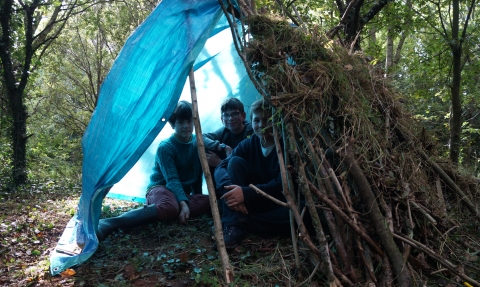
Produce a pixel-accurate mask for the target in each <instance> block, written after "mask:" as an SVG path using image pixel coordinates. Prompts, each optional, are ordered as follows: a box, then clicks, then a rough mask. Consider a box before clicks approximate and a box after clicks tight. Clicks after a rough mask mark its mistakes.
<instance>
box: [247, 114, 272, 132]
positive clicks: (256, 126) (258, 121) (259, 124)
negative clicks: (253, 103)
mask: <svg viewBox="0 0 480 287" xmlns="http://www.w3.org/2000/svg"><path fill="white" fill-rule="evenodd" d="M252 126H253V131H254V132H255V134H256V135H257V136H258V137H259V138H261V139H269V138H273V136H272V127H271V122H269V119H268V118H267V117H266V115H265V113H264V112H263V111H262V110H257V111H254V112H252ZM265 128H266V129H265Z"/></svg>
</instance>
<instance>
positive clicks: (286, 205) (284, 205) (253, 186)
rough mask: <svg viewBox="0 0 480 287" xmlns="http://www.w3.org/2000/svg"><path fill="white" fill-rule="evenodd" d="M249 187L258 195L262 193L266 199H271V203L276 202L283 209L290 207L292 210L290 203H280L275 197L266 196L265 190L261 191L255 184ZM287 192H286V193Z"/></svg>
mask: <svg viewBox="0 0 480 287" xmlns="http://www.w3.org/2000/svg"><path fill="white" fill-rule="evenodd" d="M248 186H249V187H251V188H253V189H254V190H255V191H256V192H257V193H260V194H261V195H263V196H264V197H266V198H268V199H270V200H271V201H273V202H275V203H276V204H278V205H281V206H283V207H288V208H290V205H289V204H288V203H285V202H283V201H280V200H278V199H276V198H275V197H273V196H271V195H269V194H266V193H265V192H264V191H263V190H261V189H260V188H258V187H256V186H255V185H253V184H249V185H248ZM284 192H285V191H284Z"/></svg>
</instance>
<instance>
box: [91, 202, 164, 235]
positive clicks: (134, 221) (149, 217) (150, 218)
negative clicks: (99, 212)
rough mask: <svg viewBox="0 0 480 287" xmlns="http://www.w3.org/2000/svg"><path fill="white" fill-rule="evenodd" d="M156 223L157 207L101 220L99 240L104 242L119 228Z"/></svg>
mask: <svg viewBox="0 0 480 287" xmlns="http://www.w3.org/2000/svg"><path fill="white" fill-rule="evenodd" d="M156 221H158V213H157V207H156V205H155V204H151V205H144V206H143V207H140V208H137V209H133V210H130V211H128V212H125V213H124V214H122V215H120V216H117V217H112V218H106V219H100V221H99V222H98V229H97V238H98V240H99V241H103V240H105V239H106V238H107V237H108V235H110V233H112V232H113V231H115V230H117V229H119V228H130V227H136V226H140V225H144V224H148V223H152V222H156Z"/></svg>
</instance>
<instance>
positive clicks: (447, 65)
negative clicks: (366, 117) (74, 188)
mask: <svg viewBox="0 0 480 287" xmlns="http://www.w3.org/2000/svg"><path fill="white" fill-rule="evenodd" d="M157 4H158V3H157V1H148V0H145V1H63V2H60V1H40V0H33V1H11V0H3V1H2V4H1V7H0V15H1V26H2V35H1V37H2V38H1V44H0V61H1V64H2V69H1V70H0V74H1V77H0V78H1V81H0V91H1V93H0V143H1V145H0V175H1V176H0V178H1V179H0V184H1V187H2V189H4V190H13V189H15V188H16V187H18V186H20V185H22V184H26V183H35V182H37V183H38V182H45V181H61V182H65V183H68V182H73V183H78V182H79V181H80V178H81V162H82V151H81V137H82V134H83V132H84V131H85V128H86V126H87V125H88V122H89V119H90V116H91V114H92V112H93V110H94V109H95V105H96V102H97V99H98V94H99V89H100V86H101V84H102V81H103V79H104V78H105V76H106V75H107V73H108V71H109V69H110V67H111V65H112V63H113V61H114V60H115V57H116V56H117V55H118V53H119V51H120V50H121V48H122V46H123V44H124V42H125V40H126V39H127V37H128V36H129V35H130V33H131V32H132V31H133V30H134V29H135V28H136V27H137V26H138V25H139V24H140V23H141V22H142V21H143V20H144V19H145V18H146V17H147V16H148V14H149V13H150V12H151V11H152V10H153V9H154V8H155V7H156V5H157ZM254 4H255V5H256V9H257V11H258V12H259V13H264V14H265V13H266V14H268V13H277V14H281V15H284V16H285V17H287V18H289V19H290V20H291V21H293V22H295V23H297V24H298V25H304V26H306V27H308V29H313V30H316V31H318V32H321V33H327V35H329V36H330V37H331V38H332V39H334V40H336V41H339V42H341V43H342V44H344V45H345V46H346V47H348V48H351V49H352V51H356V52H361V53H364V54H365V55H366V56H367V57H368V59H369V60H370V64H373V65H377V66H379V67H381V68H383V69H384V74H385V76H386V77H388V78H390V79H391V81H392V84H393V85H394V87H395V88H396V89H397V92H398V93H400V94H401V95H402V97H403V103H404V104H405V106H406V107H407V108H408V110H409V111H410V112H411V114H412V117H414V118H416V119H417V120H418V121H420V122H422V124H423V125H424V127H425V130H426V131H427V132H428V133H430V134H432V135H433V137H434V139H435V140H437V141H438V142H440V143H442V147H443V149H442V150H439V151H438V155H440V156H442V155H443V156H445V158H450V160H452V162H453V163H455V164H458V165H459V166H460V167H462V168H463V169H464V170H465V171H466V172H467V173H470V174H473V175H474V176H477V177H478V176H479V173H480V107H479V106H480V103H479V102H480V95H479V94H480V89H479V87H480V81H479V80H480V72H479V71H480V61H479V55H480V43H479V41H480V27H479V25H480V24H479V23H478V21H477V18H476V17H475V16H476V15H475V14H476V13H475V12H476V9H475V8H478V7H479V4H478V1H475V0H469V1H459V0H452V1H424V0H422V1H411V0H405V1H378V2H377V1H362V0H356V1H354V0H353V1H347V2H344V1H342V0H336V1H310V0H297V1H282V0H277V1H266V0H261V1H256V3H254ZM345 12H346V13H345Z"/></svg>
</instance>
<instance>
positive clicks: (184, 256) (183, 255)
mask: <svg viewBox="0 0 480 287" xmlns="http://www.w3.org/2000/svg"><path fill="white" fill-rule="evenodd" d="M180 261H182V262H187V261H188V253H187V252H183V253H180Z"/></svg>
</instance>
